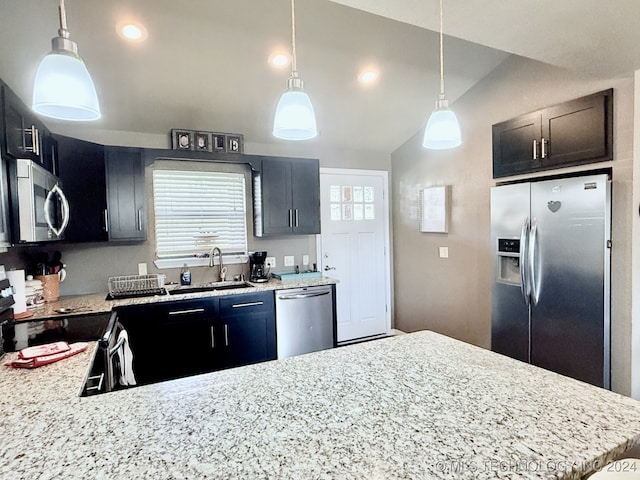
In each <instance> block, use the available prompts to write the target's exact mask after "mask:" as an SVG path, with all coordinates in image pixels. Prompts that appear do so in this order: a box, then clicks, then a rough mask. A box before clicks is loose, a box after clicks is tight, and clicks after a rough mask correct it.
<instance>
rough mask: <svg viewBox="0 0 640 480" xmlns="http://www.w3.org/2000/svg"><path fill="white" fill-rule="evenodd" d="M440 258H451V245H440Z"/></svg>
mask: <svg viewBox="0 0 640 480" xmlns="http://www.w3.org/2000/svg"><path fill="white" fill-rule="evenodd" d="M438 250H439V252H440V258H449V247H438Z"/></svg>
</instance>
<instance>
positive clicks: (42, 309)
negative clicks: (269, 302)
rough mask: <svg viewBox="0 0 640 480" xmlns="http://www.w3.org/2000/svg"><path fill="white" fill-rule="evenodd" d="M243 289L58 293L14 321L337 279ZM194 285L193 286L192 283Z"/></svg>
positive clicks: (273, 282)
mask: <svg viewBox="0 0 640 480" xmlns="http://www.w3.org/2000/svg"><path fill="white" fill-rule="evenodd" d="M246 283H247V284H249V285H251V286H250V287H246V288H244V287H243V288H237V289H229V290H214V291H209V292H199V293H187V294H179V295H155V296H149V297H139V298H129V299H122V300H106V297H107V292H103V293H94V294H88V295H69V296H62V297H60V299H59V300H58V301H57V302H52V303H45V304H44V305H42V306H39V307H37V308H34V309H30V311H31V312H33V316H31V317H28V318H25V319H22V320H16V321H17V322H21V321H25V322H28V321H33V320H45V319H51V318H60V317H61V316H65V317H73V316H86V315H94V314H104V313H109V312H110V311H111V310H112V309H113V308H114V307H120V306H124V305H139V304H145V303H156V302H169V301H174V300H184V299H187V298H203V297H211V296H220V295H231V294H235V293H251V292H256V291H264V290H281V289H284V288H299V287H312V286H316V285H330V284H335V283H337V280H335V279H333V278H329V277H319V278H307V279H304V278H302V279H300V280H287V281H282V280H277V279H271V280H269V281H268V282H265V283H251V282H246ZM193 286H196V285H193ZM175 287H176V286H173V285H169V286H167V288H175ZM60 310H64V311H65V313H60V312H59V311H60Z"/></svg>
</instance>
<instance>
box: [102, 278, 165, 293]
mask: <svg viewBox="0 0 640 480" xmlns="http://www.w3.org/2000/svg"><path fill="white" fill-rule="evenodd" d="M164 279H165V276H164V275H160V274H155V275H153V274H150V275H122V276H118V277H109V296H110V297H111V298H123V297H131V296H143V295H156V294H163V293H165V288H164Z"/></svg>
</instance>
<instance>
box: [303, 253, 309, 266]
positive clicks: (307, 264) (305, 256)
mask: <svg viewBox="0 0 640 480" xmlns="http://www.w3.org/2000/svg"><path fill="white" fill-rule="evenodd" d="M302 266H303V267H308V266H309V255H303V256H302Z"/></svg>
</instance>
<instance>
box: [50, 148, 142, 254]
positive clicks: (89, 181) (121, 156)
mask: <svg viewBox="0 0 640 480" xmlns="http://www.w3.org/2000/svg"><path fill="white" fill-rule="evenodd" d="M57 143H58V145H57V148H58V155H59V164H60V179H61V181H62V185H63V189H64V191H65V193H66V195H67V198H68V200H69V206H70V212H69V217H70V218H69V226H68V227H67V230H66V232H65V240H66V241H68V242H71V243H77V242H105V241H142V240H146V238H147V226H146V225H147V215H146V197H145V183H144V182H145V179H144V160H143V158H142V150H141V149H138V148H128V147H109V146H104V145H99V144H96V143H92V142H86V141H84V140H78V139H76V138H69V137H63V136H57Z"/></svg>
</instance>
